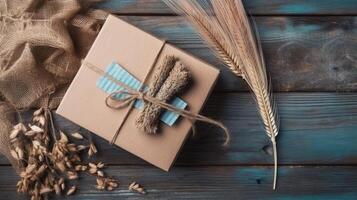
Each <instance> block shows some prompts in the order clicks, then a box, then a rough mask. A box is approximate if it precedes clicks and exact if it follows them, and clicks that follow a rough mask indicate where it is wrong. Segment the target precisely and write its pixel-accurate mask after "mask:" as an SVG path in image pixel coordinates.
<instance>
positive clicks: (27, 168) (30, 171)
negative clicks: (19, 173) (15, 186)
mask: <svg viewBox="0 0 357 200" xmlns="http://www.w3.org/2000/svg"><path fill="white" fill-rule="evenodd" d="M36 167H37V165H36V164H32V165H31V164H30V165H27V167H26V174H31V173H32V172H33V171H35V169H36Z"/></svg>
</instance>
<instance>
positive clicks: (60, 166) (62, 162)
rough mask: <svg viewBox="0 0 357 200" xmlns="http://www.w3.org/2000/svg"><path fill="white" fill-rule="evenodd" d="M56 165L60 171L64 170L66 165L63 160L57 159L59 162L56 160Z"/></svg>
mask: <svg viewBox="0 0 357 200" xmlns="http://www.w3.org/2000/svg"><path fill="white" fill-rule="evenodd" d="M55 165H56V167H57V168H58V169H59V170H60V171H61V172H64V171H66V169H67V168H66V165H65V161H63V160H62V161H59V162H56V163H55Z"/></svg>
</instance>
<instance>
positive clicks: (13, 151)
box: [10, 150, 19, 160]
mask: <svg viewBox="0 0 357 200" xmlns="http://www.w3.org/2000/svg"><path fill="white" fill-rule="evenodd" d="M10 154H11V156H12V157H13V158H15V159H16V160H19V155H17V152H16V151H15V150H11V151H10Z"/></svg>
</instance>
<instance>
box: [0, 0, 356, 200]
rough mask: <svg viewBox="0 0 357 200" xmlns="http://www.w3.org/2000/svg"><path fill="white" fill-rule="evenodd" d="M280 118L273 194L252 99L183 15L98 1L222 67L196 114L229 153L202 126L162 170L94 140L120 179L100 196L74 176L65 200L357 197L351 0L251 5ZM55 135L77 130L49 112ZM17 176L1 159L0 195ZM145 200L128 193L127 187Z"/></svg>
mask: <svg viewBox="0 0 357 200" xmlns="http://www.w3.org/2000/svg"><path fill="white" fill-rule="evenodd" d="M245 5H246V7H247V8H248V10H249V12H250V13H251V14H252V15H253V16H254V18H255V20H256V21H257V24H258V28H259V31H260V34H261V37H262V41H263V48H264V53H265V55H266V60H267V65H268V66H267V68H268V71H269V74H270V75H271V78H272V83H273V86H274V91H275V92H276V93H275V96H276V97H277V101H278V107H279V113H280V117H281V131H280V136H279V138H278V142H279V145H278V148H279V163H280V167H279V180H278V181H279V182H278V189H277V191H272V189H271V188H272V185H271V184H272V172H273V169H272V157H271V148H270V143H269V140H268V138H267V137H266V136H265V134H264V130H263V128H262V126H261V121H260V119H259V116H258V114H257V111H256V108H255V103H254V101H253V99H252V95H251V94H250V93H249V92H248V90H247V87H246V85H245V84H244V83H243V82H242V80H240V79H238V78H236V77H235V76H233V75H232V74H231V73H230V72H229V71H228V70H227V69H225V67H224V66H223V65H222V64H220V63H219V61H218V60H217V59H216V58H215V57H214V56H213V55H212V54H211V52H210V51H209V50H208V48H207V46H206V45H204V44H203V43H202V41H201V40H200V39H199V37H198V36H197V35H196V34H195V33H194V31H193V29H192V28H191V27H189V26H188V25H187V24H185V22H184V19H183V18H182V17H179V16H175V15H174V14H173V13H172V12H171V11H170V10H169V9H168V8H167V7H166V6H165V5H164V4H163V3H162V2H161V1H160V0H111V1H107V2H106V3H103V4H101V5H100V7H102V8H106V9H109V10H111V11H113V12H115V13H117V14H118V15H120V16H121V18H123V19H125V20H127V21H129V22H130V23H133V24H134V25H137V26H138V27H140V28H142V29H144V30H146V31H148V32H151V33H153V34H154V35H156V36H158V37H161V38H166V39H168V40H169V41H170V42H171V43H173V44H175V45H177V46H178V47H180V48H183V49H185V50H187V51H189V52H191V53H193V54H195V55H197V56H198V57H200V58H203V59H204V60H206V61H208V62H210V63H212V64H214V65H215V66H217V67H218V68H219V69H221V70H222V76H221V78H220V80H219V82H218V85H217V87H216V88H215V91H214V93H213V95H212V96H211V97H210V99H209V101H208V103H207V106H206V107H205V109H204V114H206V115H208V116H210V117H213V118H216V119H219V120H221V121H223V122H224V123H225V124H226V125H227V126H228V127H229V128H230V129H231V130H232V134H233V139H232V142H231V144H230V146H229V148H223V147H221V144H222V140H223V138H222V137H221V136H220V135H218V134H216V131H211V130H210V129H208V128H205V127H204V126H200V127H199V132H200V133H201V134H199V135H196V136H195V137H194V138H192V139H190V140H189V141H188V142H187V143H186V145H185V146H184V148H183V151H182V152H181V154H180V156H179V158H178V160H177V162H176V164H175V166H174V167H173V169H172V170H171V171H170V172H169V173H166V172H163V171H161V170H159V169H157V168H155V167H153V166H151V165H149V164H147V163H145V162H144V161H142V160H140V159H138V158H136V157H135V156H133V155H131V154H129V153H127V152H125V151H124V150H121V149H119V148H116V147H113V146H110V145H108V143H107V142H105V141H104V140H102V139H100V138H99V137H96V136H94V139H95V141H96V143H97V145H98V146H99V149H100V152H101V153H100V155H98V157H97V158H98V160H102V161H104V162H106V163H109V164H110V165H111V166H110V167H109V169H108V170H107V172H108V173H110V174H113V175H115V176H116V177H118V178H119V179H120V181H121V187H120V188H119V189H118V190H115V191H113V192H100V191H97V190H96V189H95V187H94V182H95V180H94V178H82V179H81V181H80V182H81V183H80V189H79V191H78V192H77V195H75V196H73V197H71V198H70V199H102V200H104V199H121V198H123V199H125V198H128V199H141V198H147V199H195V198H197V199H283V200H295V199H304V200H310V199H324V200H327V199H343V200H344V199H357V167H356V165H357V93H354V92H356V91H357V17H356V14H357V0H323V1H322V0H270V1H265V0H250V1H248V0H247V1H246V2H245ZM56 124H57V125H58V126H59V127H61V129H63V130H64V131H68V132H70V131H73V130H78V129H79V127H78V126H75V125H74V124H71V123H70V122H68V121H66V120H64V119H63V118H61V117H59V116H56ZM17 180H18V177H17V176H16V175H15V173H14V171H13V170H12V169H11V167H10V165H9V163H8V162H7V161H6V160H5V158H4V157H0V199H23V198H24V197H23V196H20V195H16V192H15V184H16V181H17ZM134 180H136V181H138V182H140V183H141V184H143V185H144V186H145V187H146V188H147V190H148V194H147V195H145V196H142V195H138V194H133V193H131V192H129V191H128V190H127V185H128V184H130V182H131V181H134Z"/></svg>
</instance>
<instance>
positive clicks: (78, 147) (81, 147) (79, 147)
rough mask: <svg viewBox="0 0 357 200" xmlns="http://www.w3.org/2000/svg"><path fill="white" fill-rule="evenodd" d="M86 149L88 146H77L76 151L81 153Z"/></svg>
mask: <svg viewBox="0 0 357 200" xmlns="http://www.w3.org/2000/svg"><path fill="white" fill-rule="evenodd" d="M87 148H88V146H85V145H78V146H77V151H82V150H84V149H87Z"/></svg>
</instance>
